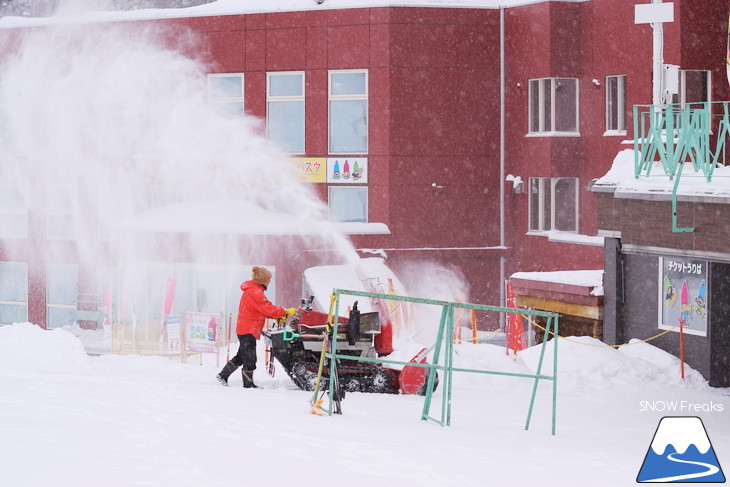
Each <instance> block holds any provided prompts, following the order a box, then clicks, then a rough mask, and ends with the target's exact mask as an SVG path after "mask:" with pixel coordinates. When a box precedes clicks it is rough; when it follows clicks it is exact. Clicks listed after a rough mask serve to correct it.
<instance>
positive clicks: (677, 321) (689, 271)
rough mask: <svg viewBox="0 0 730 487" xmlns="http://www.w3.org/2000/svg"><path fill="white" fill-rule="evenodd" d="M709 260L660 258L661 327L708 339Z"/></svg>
mask: <svg viewBox="0 0 730 487" xmlns="http://www.w3.org/2000/svg"><path fill="white" fill-rule="evenodd" d="M707 307H708V289H707V261H703V260H691V259H683V258H675V257H663V258H661V257H660V258H659V319H660V321H659V328H660V329H662V330H669V329H672V328H674V327H677V329H676V331H679V327H678V325H681V326H682V329H683V332H684V333H689V334H691V335H700V336H707Z"/></svg>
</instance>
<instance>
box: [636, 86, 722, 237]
mask: <svg viewBox="0 0 730 487" xmlns="http://www.w3.org/2000/svg"><path fill="white" fill-rule="evenodd" d="M729 103H730V102H727V101H722V102H712V103H710V102H704V103H686V104H669V105H634V107H633V113H634V176H635V177H636V178H637V179H638V178H639V177H640V176H642V175H643V176H646V177H650V176H651V170H652V167H653V165H654V162H661V164H662V167H663V169H664V173H665V174H666V175H668V176H669V179H670V180H674V186H673V188H672V231H673V232H693V231H694V228H687V227H679V226H678V225H677V189H678V187H679V180H680V179H681V177H682V173H683V169H684V164H685V163H691V164H692V167H693V169H694V172H695V173H701V175H702V176H703V177H704V178H705V179H706V180H707V182H710V181H712V174H713V172H714V170H715V167H717V166H718V165H725V164H726V162H727V158H726V155H727V154H726V152H727V138H728V136H729V135H730V116H729V110H728V104H729ZM713 138H714V149H713V148H712V143H713Z"/></svg>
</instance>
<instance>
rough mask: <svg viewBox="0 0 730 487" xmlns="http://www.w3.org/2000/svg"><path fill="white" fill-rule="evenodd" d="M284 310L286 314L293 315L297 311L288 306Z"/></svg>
mask: <svg viewBox="0 0 730 487" xmlns="http://www.w3.org/2000/svg"><path fill="white" fill-rule="evenodd" d="M284 311H286V314H287V315H289V316H294V313H296V312H297V309H296V308H288V309H285V310H284Z"/></svg>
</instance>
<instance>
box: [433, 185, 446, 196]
mask: <svg viewBox="0 0 730 487" xmlns="http://www.w3.org/2000/svg"><path fill="white" fill-rule="evenodd" d="M443 190H444V187H443V186H441V185H440V184H436V183H431V191H433V192H434V193H435V194H438V193H441V192H443Z"/></svg>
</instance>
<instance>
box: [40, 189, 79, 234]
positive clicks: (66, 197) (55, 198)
mask: <svg viewBox="0 0 730 487" xmlns="http://www.w3.org/2000/svg"><path fill="white" fill-rule="evenodd" d="M73 208H74V196H73V192H72V191H71V190H70V189H69V188H68V187H64V186H57V185H51V186H50V187H49V188H48V193H47V194H46V211H47V214H46V225H47V227H46V228H47V232H48V238H57V239H66V240H70V239H74V238H76V216H75V215H74V211H73Z"/></svg>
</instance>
